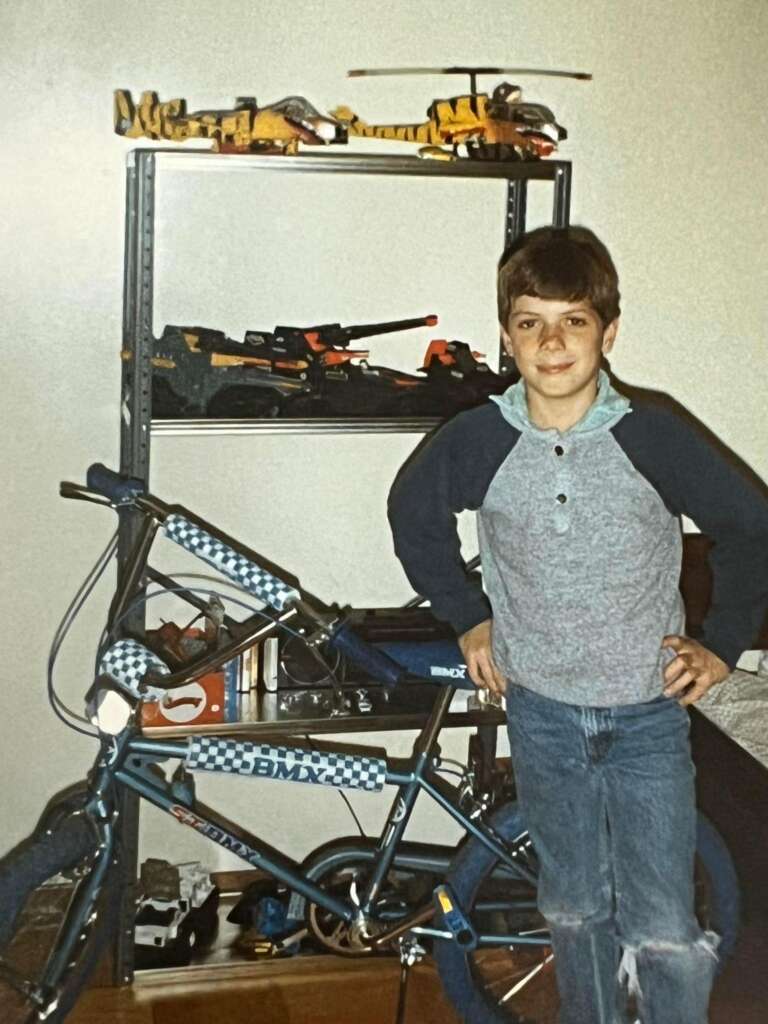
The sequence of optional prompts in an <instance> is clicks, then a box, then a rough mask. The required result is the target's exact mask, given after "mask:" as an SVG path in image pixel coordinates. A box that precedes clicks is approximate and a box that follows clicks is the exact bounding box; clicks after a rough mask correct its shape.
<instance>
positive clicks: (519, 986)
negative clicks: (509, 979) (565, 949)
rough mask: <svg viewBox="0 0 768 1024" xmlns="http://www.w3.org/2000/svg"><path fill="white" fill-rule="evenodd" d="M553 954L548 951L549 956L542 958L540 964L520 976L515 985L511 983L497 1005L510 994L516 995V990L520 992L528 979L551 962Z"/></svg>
mask: <svg viewBox="0 0 768 1024" xmlns="http://www.w3.org/2000/svg"><path fill="white" fill-rule="evenodd" d="M554 956H555V955H554V953H550V954H549V956H548V957H546V958H545V959H544V960H542V961H541V963H540V964H537V966H536V967H534V968H533V969H532V970H530V971H529V972H528V973H527V974H526V975H525V977H524V978H521V979H520V981H518V983H517V984H516V985H513V986H512V988H511V989H510V990H509V991H508V992H507V993H506V995H503V996H502V997H501V999H500V1000H499V1006H501V1005H502V1004H503V1003H506V1002H507V1001H508V1000H509V999H511V998H512V996H516V995H517V994H518V992H522V990H523V989H524V988H525V986H526V985H527V984H528V983H529V982H530V981H532V980H533V979H534V978H535V977H536V975H537V974H538V973H539V972H540V971H542V970H544V968H545V967H546V966H547V964H548V963H551V962H552V960H554Z"/></svg>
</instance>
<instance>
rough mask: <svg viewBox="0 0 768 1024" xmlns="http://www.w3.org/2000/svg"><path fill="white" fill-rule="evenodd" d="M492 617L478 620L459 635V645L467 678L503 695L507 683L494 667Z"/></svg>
mask: <svg viewBox="0 0 768 1024" xmlns="http://www.w3.org/2000/svg"><path fill="white" fill-rule="evenodd" d="M492 627H493V619H486V620H485V622H478V624H477V625H476V626H473V627H472V629H468V630H467V632H466V633H462V634H461V636H460V637H459V647H460V649H461V653H462V654H463V655H464V661H465V662H466V663H467V672H468V673H469V678H470V679H471V680H472V682H473V683H474V684H475V686H479V687H480V689H483V690H490V691H491V692H492V693H497V694H498V695H499V696H500V697H503V696H504V694H505V693H506V692H507V684H506V681H505V679H504V677H503V676H502V674H501V673H500V672H499V670H498V669H497V668H496V664H495V662H494V660H493V651H492V647H491V630H492Z"/></svg>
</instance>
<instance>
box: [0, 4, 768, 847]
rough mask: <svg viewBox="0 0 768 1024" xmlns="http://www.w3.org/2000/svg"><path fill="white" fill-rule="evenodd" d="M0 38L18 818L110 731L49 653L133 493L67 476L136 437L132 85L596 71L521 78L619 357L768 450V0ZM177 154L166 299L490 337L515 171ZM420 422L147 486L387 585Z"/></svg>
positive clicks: (8, 606) (390, 97)
mask: <svg viewBox="0 0 768 1024" xmlns="http://www.w3.org/2000/svg"><path fill="white" fill-rule="evenodd" d="M0 40H2V41H1V42H0V58H1V60H2V63H1V64H0V68H2V71H0V74H2V85H3V119H4V129H5V130H4V132H3V140H2V146H1V147H0V166H1V167H2V175H3V189H2V217H0V224H1V230H2V241H3V243H4V244H3V259H2V265H1V266H0V299H1V300H2V302H1V308H2V310H3V327H4V329H3V367H4V372H3V374H2V377H1V378H0V388H1V389H2V410H3V415H4V444H3V446H2V450H1V452H0V458H1V459H2V463H3V481H4V487H3V489H2V502H3V530H2V534H1V540H0V543H1V544H2V553H1V554H0V557H1V558H2V565H3V570H4V585H3V589H2V615H0V629H1V630H2V648H1V649H2V657H3V668H4V680H5V681H4V684H3V697H2V701H3V703H2V707H3V714H2V716H0V750H2V758H3V770H4V782H5V785H4V786H3V787H2V792H1V794H0V826H1V827H2V833H3V835H4V838H5V841H6V843H8V844H10V843H11V842H13V841H14V840H15V839H17V838H18V837H20V836H21V835H22V834H23V832H25V831H26V830H27V829H28V827H29V826H30V824H31V822H32V820H33V818H34V816H35V814H36V812H37V809H38V808H39V807H40V806H41V804H42V802H43V801H44V798H45V796H46V795H47V794H48V793H49V792H50V791H51V789H52V788H53V785H54V783H62V784H63V783H66V782H69V781H71V780H73V779H75V778H76V777H77V776H78V775H80V774H82V772H83V771H84V769H85V767H86V765H87V763H88V760H89V755H90V747H89V744H88V742H87V741H85V740H81V739H79V738H78V737H76V736H74V735H72V734H70V733H68V732H67V730H65V729H64V728H63V727H61V726H59V725H58V724H57V722H56V721H55V720H54V718H53V716H52V714H51V713H50V711H49V709H48V705H47V703H46V700H45V694H44V671H45V651H46V648H47V644H48V642H49V639H50V637H51V636H52V633H53V630H54V628H55V626H56V623H57V622H58V619H59V618H60V616H61V614H62V613H63V611H64V609H65V607H66V605H67V602H68V601H69V598H70V596H71V594H72V593H73V591H74V589H75V586H76V584H77V583H78V582H79V580H80V579H81V578H82V577H83V575H84V574H85V571H86V570H87V568H88V567H89V566H90V565H91V564H92V562H93V561H94V560H95V558H96V556H97V554H98V552H99V551H100V550H101V548H102V547H103V546H104V545H105V544H106V541H107V539H108V536H109V532H110V530H111V528H112V525H113V524H112V523H111V522H109V521H108V520H109V517H108V516H107V515H106V514H104V513H102V512H101V510H98V509H93V508H91V507H87V506H80V505H76V504H74V503H65V502H62V501H61V500H59V499H58V498H57V493H56V488H57V482H58V481H59V480H60V479H63V478H66V479H75V480H77V479H81V478H82V474H83V472H84V469H85V467H86V466H87V464H88V463H89V462H91V461H94V460H96V459H100V460H103V461H106V462H112V463H114V462H115V460H116V458H117V452H118V395H119V372H120V364H119V359H118V351H119V348H120V336H121V287H122V281H121V279H122V233H123V177H124V164H125V155H126V151H127V149H128V143H126V142H125V141H124V140H121V139H118V138H117V137H115V136H113V135H112V134H111V114H110V106H111V90H112V89H113V88H114V87H115V86H124V87H129V88H131V89H133V90H134V91H137V90H140V89H142V88H155V89H157V90H158V91H159V92H160V93H161V95H162V96H163V97H165V98H169V97H171V96H177V95H184V96H187V97H188V98H189V100H190V103H191V105H192V106H197V105H200V106H214V105H226V104H227V103H228V102H230V101H231V100H232V98H233V97H234V96H236V95H248V94H254V93H255V94H256V95H257V96H258V97H259V99H260V100H262V101H264V102H267V101H270V100H273V99H276V98H279V97H280V96H283V95H286V94H289V93H292V92H301V93H304V94H305V95H307V96H308V97H309V98H310V99H311V100H312V101H313V102H314V103H315V104H316V105H317V106H318V107H319V108H320V109H329V108H330V107H332V106H334V105H335V104H336V103H339V102H346V103H348V104H350V105H351V106H353V107H354V108H355V109H357V110H358V111H359V112H360V113H361V114H363V115H364V116H365V117H367V118H368V119H369V120H371V121H375V120H391V119H409V118H411V119H417V118H419V117H420V116H421V115H422V113H423V111H424V109H425V107H426V105H427V103H428V101H429V100H430V99H431V98H432V97H433V96H437V95H441V94H442V95H446V94H448V95H450V94H452V93H454V92H459V91H461V89H462V88H463V83H460V82H459V81H458V80H457V81H455V82H453V81H450V80H449V81H439V80H433V79H429V78H414V79H373V80H358V81H347V80H346V79H345V77H344V73H345V71H346V69H347V68H348V67H350V66H386V65H414V64H428V65H439V64H442V63H468V62H478V63H490V64H516V65H528V66H530V65H538V66H549V67H561V68H576V69H586V70H589V71H592V72H593V73H594V76H595V78H594V81H593V82H592V83H591V84H581V83H575V82H566V81H554V80H553V81H546V80H540V79H539V80H537V79H530V80H526V81H525V82H524V83H523V84H524V85H525V87H526V94H527V96H528V97H529V98H530V99H534V100H535V99H540V100H543V101H545V102H547V103H549V105H551V106H552V107H553V108H554V110H555V112H556V113H557V115H558V118H559V120H560V121H561V122H562V123H563V124H565V125H566V126H567V127H568V129H569V132H570V136H571V137H570V139H569V141H568V142H567V143H566V144H565V145H564V146H563V150H562V155H563V156H564V157H567V158H568V159H571V160H572V161H573V165H574V188H573V197H572V219H573V220H574V221H575V222H584V223H588V224H590V225H592V226H593V227H595V228H596V229H597V230H598V231H599V232H600V233H601V234H603V235H604V237H605V238H606V240H607V241H608V242H609V244H610V245H611V247H612V249H613V251H614V254H615V256H616V259H617V262H618V265H619V268H620V272H621V275H622V292H623V298H624V309H625V313H624V317H623V326H622V331H621V336H620V339H619V343H618V345H617V348H616V350H615V355H614V358H613V365H614V367H615V369H616V371H617V372H618V373H619V375H620V376H621V377H623V378H624V379H626V380H628V381H632V382H634V383H639V384H645V385H649V386H656V387H659V388H661V389H664V390H668V391H670V392H672V393H674V394H675V395H676V396H677V397H678V398H679V399H680V400H682V401H683V402H684V403H685V404H686V405H687V406H688V407H689V408H690V409H691V410H692V411H693V412H694V413H695V414H697V415H698V416H699V417H701V418H702V419H703V420H704V421H705V422H706V423H707V424H708V425H709V426H710V427H711V428H713V429H714V430H715V431H716V432H717V433H718V434H720V436H721V437H722V438H723V439H724V440H725V441H726V442H727V443H728V444H729V445H731V446H732V447H733V448H735V449H736V450H738V451H739V452H741V453H742V455H743V456H744V457H745V458H746V459H747V460H748V461H749V462H750V463H751V464H752V465H753V466H754V468H755V469H756V470H757V471H758V472H760V473H761V474H762V475H763V476H768V446H767V445H766V440H768V430H767V429H766V421H765V415H764V409H765V396H766V394H768V368H767V363H766V358H765V339H766V326H767V325H766V314H765V309H766V307H765V295H766V293H767V292H768V288H766V285H768V260H767V259H766V244H765V232H766V212H767V211H766V206H767V205H768V178H767V176H766V163H767V162H768V141H767V139H768V133H766V112H765V96H766V84H767V82H766V79H767V78H768V76H767V74H766V71H765V61H764V54H765V49H766V44H768V8H766V6H765V4H764V3H763V2H762V0H744V2H727V3H714V2H712V0H707V2H700V3H695V4H694V3H690V2H688V0H671V2H670V0H664V2H661V0H651V2H648V3H643V4H637V3H632V2H628V0H627V2H618V0H597V2H593V3H590V4H584V3H582V2H577V0H552V2H550V3H548V4H539V5H531V4H522V3H510V2H508V3H501V2H498V0H486V2H485V3H484V4H482V5H480V6H476V7H474V8H470V7H469V6H468V5H467V4H465V3H456V2H454V0H443V2H440V3H437V2H434V0H426V2H422V3H420V4H406V3H401V4H397V3H396V4H394V5H393V4H390V5H380V4H378V3H376V4H374V3H369V2H362V3H361V2H356V3H351V2H347V0H327V2H326V3H324V4H319V3H312V2H307V0H296V2H294V3H293V4H291V5H290V6H278V5H276V4H267V3H244V2H242V0H224V2H223V3H217V4H213V3H209V2H207V0H202V2H198V3H195V4H191V3H175V4H171V3H160V4H158V3H147V2H145V0H137V2H135V3H133V4H132V5H130V6H129V7H126V6H125V5H124V4H117V3H114V2H113V0H106V2H99V3H96V2H74V3H65V2H58V3H57V2H53V0H41V2H37V3H33V4H27V5H21V6H16V7H11V6H10V5H5V6H4V8H3V11H2V13H1V14H0ZM178 177H180V176H176V175H168V178H167V179H165V178H164V179H163V182H162V185H161V188H160V200H161V202H160V207H159V222H158V291H157V301H156V326H158V327H161V326H162V324H163V323H165V322H169V321H170V322H184V321H187V322H194V321H197V322H201V323H208V324H210V325H211V326H220V327H223V328H225V329H227V330H228V331H229V332H230V333H231V334H232V335H233V336H235V337H238V336H241V334H242V331H243V330H244V329H245V328H246V327H257V326H262V327H267V328H269V327H271V326H272V325H273V324H274V323H275V322H280V321H282V322H285V320H286V319H295V320H297V321H299V322H309V321H313V320H314V321H318V320H342V321H345V322H350V321H355V320H367V319H370V320H374V319H388V318H390V317H393V316H410V315H418V314H423V313H427V312H432V311H436V312H438V313H439V314H440V315H441V320H442V328H443V330H444V333H445V334H446V335H447V336H449V337H460V338H466V339H467V340H471V341H472V342H473V344H474V345H475V347H476V348H479V349H481V350H484V351H487V352H489V353H490V352H493V351H494V350H495V346H496V343H497V333H496V327H495V324H494V317H493V280H492V268H493V265H494V262H495V260H496V258H497V256H498V252H499V248H500V245H501V237H502V236H501V232H502V213H503V193H502V192H501V191H500V189H499V188H498V187H497V186H490V185H488V183H483V184H482V188H483V189H485V191H482V192H481V191H480V186H474V185H472V186H467V187H465V188H464V190H463V191H462V192H459V191H457V192H456V193H455V194H454V193H453V192H451V191H449V190H445V189H443V187H442V186H435V188H434V189H428V191H427V192H426V193H425V192H424V191H423V189H422V190H421V191H420V186H421V184H422V183H418V187H417V183H407V184H406V183H403V182H397V181H387V180H380V181H376V182H375V183H372V182H371V183H366V184H365V186H362V185H361V184H360V183H359V182H354V183H350V185H349V189H340V188H339V187H338V185H337V183H336V182H334V183H332V184H327V185H322V186H321V185H320V183H318V182H316V181H314V180H313V181H312V182H309V181H306V182H305V181H304V180H302V181H301V183H298V182H296V181H292V182H290V183H286V182H281V183H279V182H277V181H275V182H274V183H270V184H269V185H267V184H265V183H257V182H255V181H254V180H252V179H250V178H248V176H239V175H231V176H230V175H223V176H222V175H218V176H212V177H208V178H205V180H202V179H200V178H198V180H191V179H190V180H188V181H181V180H177V178H178ZM299 184H300V186H301V187H298V186H299ZM316 187H317V190H316V191H315V188H316ZM548 203H549V196H548V194H547V193H546V190H533V193H532V200H531V210H532V216H533V217H534V219H539V220H541V219H545V218H546V215H547V204H548ZM427 337H428V335H427V334H426V333H424V332H422V333H420V334H419V335H415V336H414V337H413V338H412V339H407V338H405V337H403V339H401V340H397V341H394V340H393V341H392V343H391V346H387V347H382V343H378V344H377V346H376V348H375V349H374V355H375V357H377V358H380V359H381V360H382V361H384V360H391V361H392V362H394V363H395V364H396V365H402V366H415V365H417V363H418V358H419V356H420V354H421V352H422V351H423V348H424V345H425V343H426V340H427ZM415 441H416V438H415V437H413V436H394V437H393V436H388V435H387V436H370V437H344V438H337V439H331V440H329V439H327V438H320V437H317V436H311V437H307V438H304V439H302V440H296V441H291V440H289V439H286V438H284V437H263V438H262V437H259V438H245V439H238V440H236V441H227V442H221V443H219V442H216V441H213V440H210V439H208V440H201V439H194V440H190V439H183V440H181V439H180V440H172V439H169V438H162V439H160V438H158V439H157V441H156V442H155V445H154V448H153V454H152V463H153V465H152V482H153V488H154V489H155V490H157V491H158V492H159V493H161V494H164V495H166V496H168V497H169V498H177V499H180V500H181V501H183V502H185V503H187V504H189V505H191V506H193V507H195V508H197V509H198V510H199V511H200V512H201V513H202V514H204V515H206V516H207V517H208V518H211V519H217V518H218V519H220V520H221V522H222V525H224V526H225V527H226V528H228V529H229V530H230V532H233V533H241V534H242V535H243V537H244V538H245V539H248V540H250V541H251V542H252V543H253V545H254V546H255V547H257V548H259V549H260V550H262V551H263V552H265V553H266V554H269V555H270V556H271V557H273V558H274V559H275V560H276V561H283V562H285V563H286V564H288V565H290V566H291V568H293V569H294V570H295V571H297V572H299V574H300V575H301V578H302V581H303V582H304V583H305V584H306V585H307V586H308V587H309V588H310V589H313V590H315V591H316V592H318V593H320V594H323V595H324V596H327V597H328V598H329V599H337V600H340V601H355V602H365V603H371V604H377V603H390V602H392V603H396V602H399V601H402V600H404V599H405V598H406V597H407V596H408V587H407V584H406V583H405V580H404V578H403V576H402V573H401V572H400V570H399V568H398V566H397V565H396V564H395V562H394V560H393V558H392V556H391V553H390V542H389V536H388V532H387V528H386V523H385V518H384V513H383V506H384V499H385V495H386V491H387V489H388V485H389V482H390V480H391V478H392V476H393V475H394V473H395V471H396V468H397V467H398V465H399V464H400V463H401V462H402V461H403V459H404V458H405V457H406V455H407V453H408V452H409V451H410V449H411V448H412V446H413V444H414V443H415ZM468 536H471V531H470V533H469V534H468ZM469 546H471V539H470V541H469ZM107 593H108V586H106V587H104V588H102V590H101V592H100V593H99V594H98V595H97V597H96V599H95V606H94V608H93V610H92V611H91V612H89V613H87V614H86V616H85V618H84V619H83V623H82V626H81V628H80V629H79V630H78V632H77V634H76V636H75V638H74V640H73V642H72V645H71V648H70V650H69V652H68V654H67V655H66V656H65V658H64V661H63V665H62V672H61V688H62V691H63V693H64V694H65V695H66V696H68V697H70V698H71V699H72V701H73V702H74V703H77V699H78V698H79V696H80V694H81V693H82V692H83V690H84V688H85V684H86V682H87V677H88V675H89V673H90V671H91V658H92V652H93V645H94V642H95V637H96V635H97V632H98V629H99V627H100V625H101V622H102V618H103V611H104V608H105V601H106V598H107ZM385 739H386V738H383V740H382V742H383V741H384V740H385ZM401 745H402V741H401ZM235 788H236V789H237V792H238V794H242V795H238V801H239V806H240V807H242V808H247V809H248V811H247V815H250V819H249V820H251V822H252V823H254V824H256V823H258V822H259V821H260V820H262V819H263V818H265V817H273V818H274V817H277V816H278V815H279V816H280V818H281V822H282V824H283V825H284V826H285V828H286V829H287V832H288V838H287V840H286V848H287V849H288V850H289V852H293V853H296V854H300V853H302V852H304V851H305V850H307V849H308V848H310V847H311V846H312V845H314V843H316V842H319V841H321V840H322V839H325V838H327V837H329V836H330V835H332V834H334V832H335V831H338V830H344V831H347V830H348V829H350V821H349V818H348V815H347V812H346V810H345V808H344V807H343V805H342V804H341V801H340V800H339V799H338V797H336V796H335V795H334V794H331V793H329V794H324V793H320V794H318V793H316V792H315V791H302V792H301V793H298V794H296V796H295V800H293V801H289V800H288V797H287V792H288V791H287V790H285V789H281V790H277V789H272V788H270V787H269V786H268V785H259V784H250V783H248V782H241V783H238V785H237V786H236V787H235ZM215 790H216V787H212V790H211V791H209V790H206V795H208V794H209V792H214V795H215ZM212 798H213V797H212ZM356 805H357V806H358V807H359V809H360V810H361V813H363V814H365V815H367V816H368V818H371V819H372V818H373V817H374V816H375V813H374V812H375V811H376V812H377V808H376V805H375V804H373V803H371V804H368V803H366V802H365V801H364V800H363V799H362V798H358V799H357V800H356ZM289 806H290V808H291V810H290V811H287V810H286V808H287V807H289ZM430 820H431V819H426V818H425V819H424V820H423V821H422V823H421V825H420V826H419V828H420V829H421V834H422V835H424V834H427V833H429V832H430V829H431V828H432V825H431V824H430ZM157 835H158V832H157V829H156V823H155V821H154V819H153V817H152V815H148V816H147V819H146V826H145V848H147V849H148V850H151V852H154V853H162V852H163V843H164V842H165V841H164V840H161V839H159V838H156V837H157ZM176 849H177V848H176V847H174V848H173V851H174V852H175V851H176ZM169 852H170V851H169Z"/></svg>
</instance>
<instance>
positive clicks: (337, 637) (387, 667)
mask: <svg viewBox="0 0 768 1024" xmlns="http://www.w3.org/2000/svg"><path fill="white" fill-rule="evenodd" d="M330 643H331V646H332V647H336V648H338V650H340V651H341V652H342V653H343V654H346V655H347V657H348V658H350V659H351V660H352V661H354V663H355V664H356V665H358V666H359V667H360V668H363V669H365V671H366V672H370V674H371V675H372V676H373V677H374V679H378V680H379V681H380V682H382V683H384V685H385V686H396V685H397V684H398V683H399V682H401V681H402V680H403V679H404V678H405V677H406V676H407V675H408V672H407V670H406V669H405V668H403V666H402V665H398V663H397V662H396V661H394V660H393V659H392V658H390V657H388V656H387V655H386V654H383V653H382V652H381V651H378V650H376V648H375V647H372V646H371V644H369V643H366V641H365V640H361V638H360V637H359V636H357V635H356V634H355V633H353V632H352V630H351V629H350V628H349V626H339V628H338V629H337V630H336V631H335V632H334V633H333V634H332V635H331V638H330Z"/></svg>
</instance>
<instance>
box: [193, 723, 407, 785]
mask: <svg viewBox="0 0 768 1024" xmlns="http://www.w3.org/2000/svg"><path fill="white" fill-rule="evenodd" d="M184 763H185V765H186V767H187V768H189V769H190V770H191V771H207V772H232V773H235V774H238V775H256V776H258V777H259V778H263V779H278V780H287V781H291V782H309V783H313V784H314V785H320V786H335V787H336V788H337V789H364V790H367V791H369V792H374V793H377V792H379V790H380V789H381V788H382V787H383V785H384V782H385V780H386V773H387V765H386V762H385V761H382V760H380V759H379V758H376V757H353V756H352V755H351V754H331V753H324V752H321V751H316V750H312V751H310V750H294V749H292V748H291V747H273V746H270V745H269V744H266V743H262V744H258V743H240V742H238V741H237V740H225V739H218V738H217V737H205V736H202V737H193V738H192V739H190V740H189V748H188V751H187V756H186V758H185V760H184Z"/></svg>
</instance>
